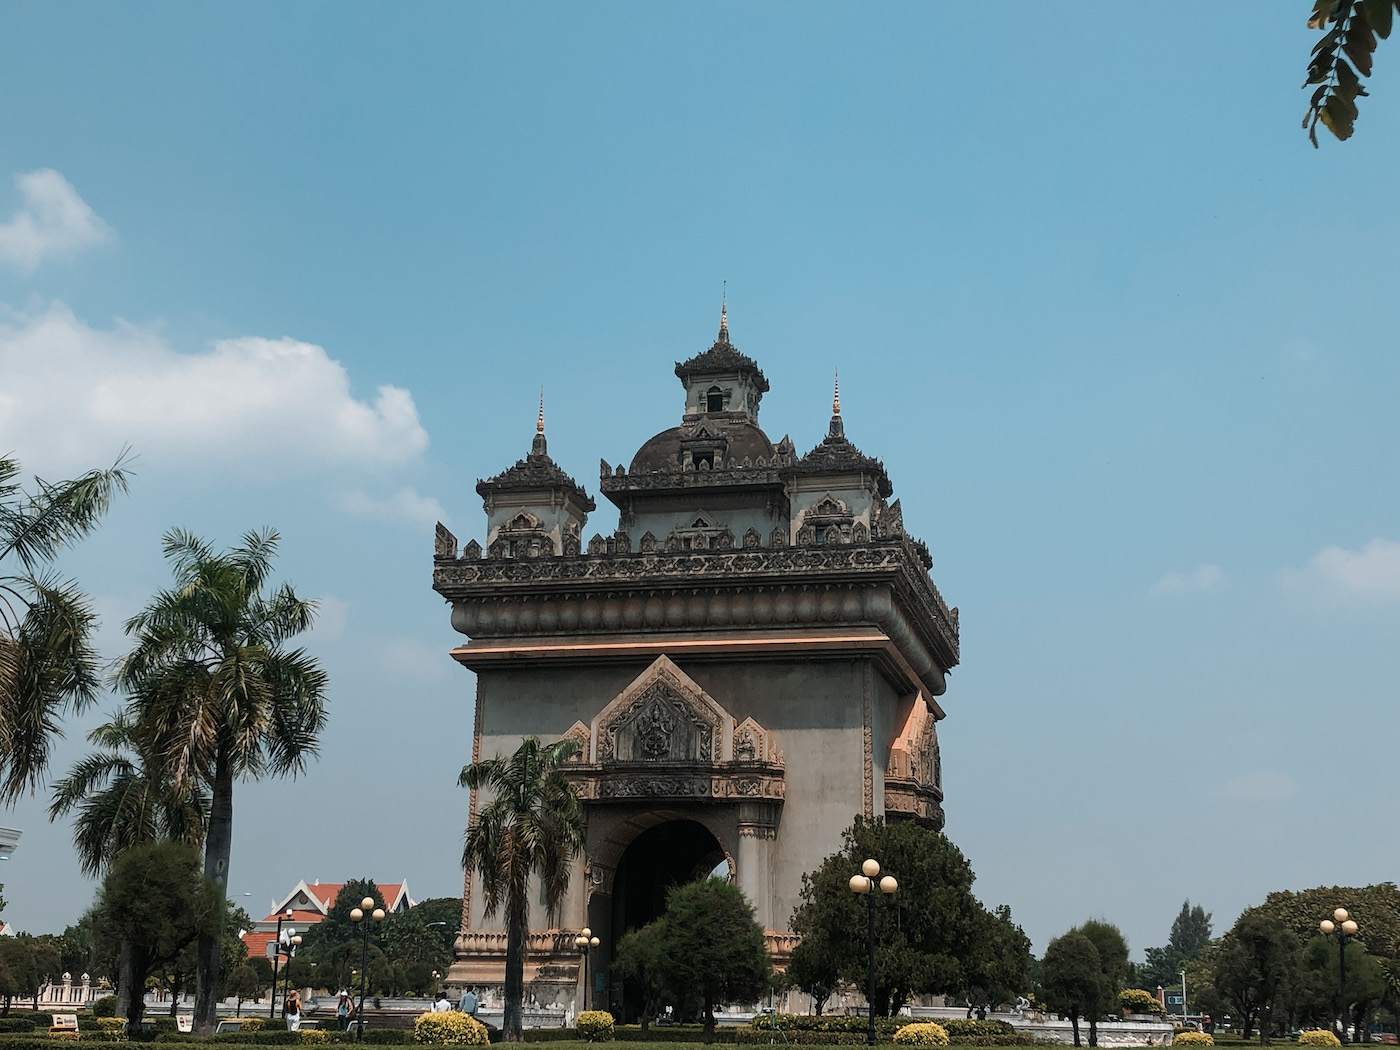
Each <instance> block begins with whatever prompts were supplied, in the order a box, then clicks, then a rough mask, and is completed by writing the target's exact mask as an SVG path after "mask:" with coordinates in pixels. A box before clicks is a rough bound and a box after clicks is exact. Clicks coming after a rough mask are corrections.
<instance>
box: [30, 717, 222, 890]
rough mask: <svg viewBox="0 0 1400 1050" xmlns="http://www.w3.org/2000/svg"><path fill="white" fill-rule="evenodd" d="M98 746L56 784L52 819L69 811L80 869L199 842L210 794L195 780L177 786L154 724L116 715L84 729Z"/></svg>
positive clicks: (99, 869) (100, 868)
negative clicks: (163, 844)
mask: <svg viewBox="0 0 1400 1050" xmlns="http://www.w3.org/2000/svg"><path fill="white" fill-rule="evenodd" d="M88 741H89V742H90V743H92V744H95V745H96V746H97V750H96V751H94V752H93V753H92V754H90V755H88V756H87V757H86V758H84V759H82V760H81V761H80V762H78V764H77V765H75V766H74V767H73V768H72V770H71V771H69V773H68V775H67V776H66V777H64V778H63V779H62V780H60V781H58V783H56V784H55V785H54V787H53V796H52V799H51V801H50V803H49V819H50V820H57V819H59V818H60V817H66V816H68V815H69V814H70V813H72V812H73V811H74V810H76V811H77V814H78V815H77V818H76V819H75V820H74V822H73V846H74V848H75V849H76V850H77V853H78V867H79V868H81V869H82V871H83V873H84V874H86V875H91V876H98V875H101V874H102V873H103V872H104V871H106V870H107V869H108V868H109V867H111V865H112V862H113V861H114V860H116V858H117V857H119V856H120V855H121V854H122V853H123V852H125V851H126V850H127V849H130V848H131V847H132V846H137V845H142V844H144V843H147V842H154V841H155V840H156V839H171V840H172V841H175V842H185V843H188V844H190V845H192V846H194V847H196V848H198V847H199V846H201V845H202V844H203V842H204V828H205V823H206V821H207V820H208V810H209V799H208V796H207V795H206V794H205V793H204V791H203V790H202V787H201V785H199V784H197V783H186V784H185V785H184V786H183V787H177V786H176V784H175V782H174V778H173V777H172V776H171V774H170V771H169V768H168V766H166V764H165V763H164V756H163V755H162V754H160V753H159V750H158V748H159V744H160V742H159V741H158V740H157V739H156V738H155V734H154V733H153V732H152V731H151V727H149V726H143V725H141V724H140V723H138V722H137V721H136V719H135V718H134V717H133V713H131V712H125V711H123V712H119V713H118V714H116V715H115V716H113V718H112V719H111V721H108V722H105V723H103V724H102V725H100V726H98V727H97V728H96V729H94V730H93V731H92V732H91V733H89V734H88Z"/></svg>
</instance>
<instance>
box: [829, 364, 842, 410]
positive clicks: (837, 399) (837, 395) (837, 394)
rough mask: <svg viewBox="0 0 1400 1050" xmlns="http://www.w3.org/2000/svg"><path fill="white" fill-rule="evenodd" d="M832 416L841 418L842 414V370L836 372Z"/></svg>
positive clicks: (832, 394) (832, 395)
mask: <svg viewBox="0 0 1400 1050" xmlns="http://www.w3.org/2000/svg"><path fill="white" fill-rule="evenodd" d="M831 414H832V415H833V416H839V415H840V414H841V370H840V369H839V368H838V369H837V370H836V385H835V387H834V388H833V390H832V393H831Z"/></svg>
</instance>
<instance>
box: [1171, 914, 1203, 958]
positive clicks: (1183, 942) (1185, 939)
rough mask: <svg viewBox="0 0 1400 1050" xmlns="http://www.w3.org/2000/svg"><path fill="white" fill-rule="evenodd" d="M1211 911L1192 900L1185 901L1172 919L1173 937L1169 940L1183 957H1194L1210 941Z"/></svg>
mask: <svg viewBox="0 0 1400 1050" xmlns="http://www.w3.org/2000/svg"><path fill="white" fill-rule="evenodd" d="M1210 930H1211V927H1210V912H1208V911H1206V910H1205V909H1204V908H1202V907H1201V906H1200V905H1199V904H1197V905H1195V906H1194V907H1193V906H1192V905H1191V901H1190V900H1186V901H1183V902H1182V904H1181V911H1179V912H1177V915H1176V918H1175V919H1174V920H1172V932H1171V938H1170V940H1169V941H1168V942H1167V943H1168V944H1170V945H1171V946H1172V947H1173V948H1174V949H1176V951H1177V953H1178V954H1179V955H1180V956H1181V958H1183V959H1187V960H1190V959H1194V958H1196V956H1198V955H1200V954H1201V952H1202V950H1203V949H1204V948H1205V946H1206V945H1207V944H1209V943H1210Z"/></svg>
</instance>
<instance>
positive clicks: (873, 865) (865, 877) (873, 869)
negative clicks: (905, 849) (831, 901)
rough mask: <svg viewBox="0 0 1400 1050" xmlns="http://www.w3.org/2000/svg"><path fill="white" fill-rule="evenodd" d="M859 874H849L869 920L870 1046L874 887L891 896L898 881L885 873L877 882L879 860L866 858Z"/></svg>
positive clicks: (870, 1034)
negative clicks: (861, 897) (864, 905)
mask: <svg viewBox="0 0 1400 1050" xmlns="http://www.w3.org/2000/svg"><path fill="white" fill-rule="evenodd" d="M860 870H861V874H859V875H852V876H851V882H850V886H851V892H852V893H859V894H864V895H865V902H866V904H867V906H868V908H867V910H868V912H869V916H870V921H869V923H868V930H869V934H868V938H867V940H868V947H869V949H870V974H869V979H870V983H869V987H868V989H867V992H866V1002H867V1004H868V1005H867V1006H866V1009H865V1012H866V1014H868V1015H869V1017H870V1025H869V1027H868V1028H867V1030H866V1033H865V1041H866V1043H867V1044H869V1045H870V1046H874V1045H875V888H876V886H877V885H878V886H879V889H880V892H881V893H883V894H885V896H887V897H888V896H891V895H892V894H893V893H894V892H895V891H896V890H897V889H899V883H898V882H896V881H895V879H894V876H893V875H886V876H885V877H884V878H883V879H881V880H880V881H879V883H878V884H877V883H876V882H875V876H877V875H879V874H880V862H879V861H875V860H867V861H866V862H865V863H864V864H862V865H861V866H860Z"/></svg>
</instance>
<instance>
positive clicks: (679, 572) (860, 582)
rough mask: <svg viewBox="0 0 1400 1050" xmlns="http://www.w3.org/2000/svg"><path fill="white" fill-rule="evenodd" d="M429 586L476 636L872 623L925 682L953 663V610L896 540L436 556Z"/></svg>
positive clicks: (905, 543) (916, 555) (908, 546)
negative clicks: (930, 668)
mask: <svg viewBox="0 0 1400 1050" xmlns="http://www.w3.org/2000/svg"><path fill="white" fill-rule="evenodd" d="M433 587H434V589H435V590H436V591H437V592H438V593H439V594H441V595H442V596H443V597H444V598H446V599H448V600H449V601H451V602H453V603H454V604H455V606H456V608H455V609H454V612H453V626H454V627H455V628H456V629H457V630H458V631H460V632H461V633H463V634H465V635H468V636H469V637H473V638H477V637H515V636H533V635H540V634H559V635H579V634H590V633H617V632H619V631H626V632H646V631H653V630H655V631H662V630H670V631H674V630H675V629H677V628H701V629H717V628H718V629H723V628H727V627H746V626H750V625H754V626H768V625H770V624H771V625H783V624H818V623H830V624H836V623H874V624H876V625H878V626H879V627H880V628H881V629H882V630H884V631H885V633H886V634H888V635H889V637H890V638H891V640H892V641H893V642H894V643H895V644H896V645H898V646H899V647H900V649H901V651H906V656H907V658H908V659H909V660H910V663H911V665H912V666H913V667H914V669H915V670H916V671H917V672H918V673H919V674H920V675H921V676H924V677H925V678H926V680H927V674H926V671H927V669H928V668H927V666H926V665H927V664H928V663H930V662H931V663H932V664H933V665H936V670H937V673H936V674H935V675H934V676H933V677H934V678H935V679H941V676H942V672H943V671H946V670H948V669H949V668H952V667H954V666H955V665H956V664H957V663H958V617H957V610H955V609H950V608H949V607H948V606H947V604H946V603H945V602H944V601H943V597H942V595H940V594H939V593H938V588H937V587H935V586H934V583H933V581H932V580H931V579H930V578H929V576H928V573H927V572H926V571H925V570H924V566H923V562H922V559H921V557H920V552H919V551H918V549H917V548H916V546H915V544H914V541H912V540H910V539H909V538H908V537H904V536H900V537H895V538H891V539H885V540H875V541H871V542H868V543H860V544H857V543H852V544H842V545H838V546H825V545H823V546H813V547H771V548H734V549H730V550H709V551H655V552H650V553H613V554H606V553H599V554H586V553H585V554H579V555H572V556H563V557H553V558H534V559H526V560H514V559H468V558H448V557H444V556H439V557H437V558H436V559H434V567H433ZM920 651H922V652H923V653H924V654H925V655H924V656H923V657H921V656H920V655H919V654H920ZM933 691H934V692H935V693H941V692H942V688H941V687H939V688H935V689H934V690H933Z"/></svg>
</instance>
